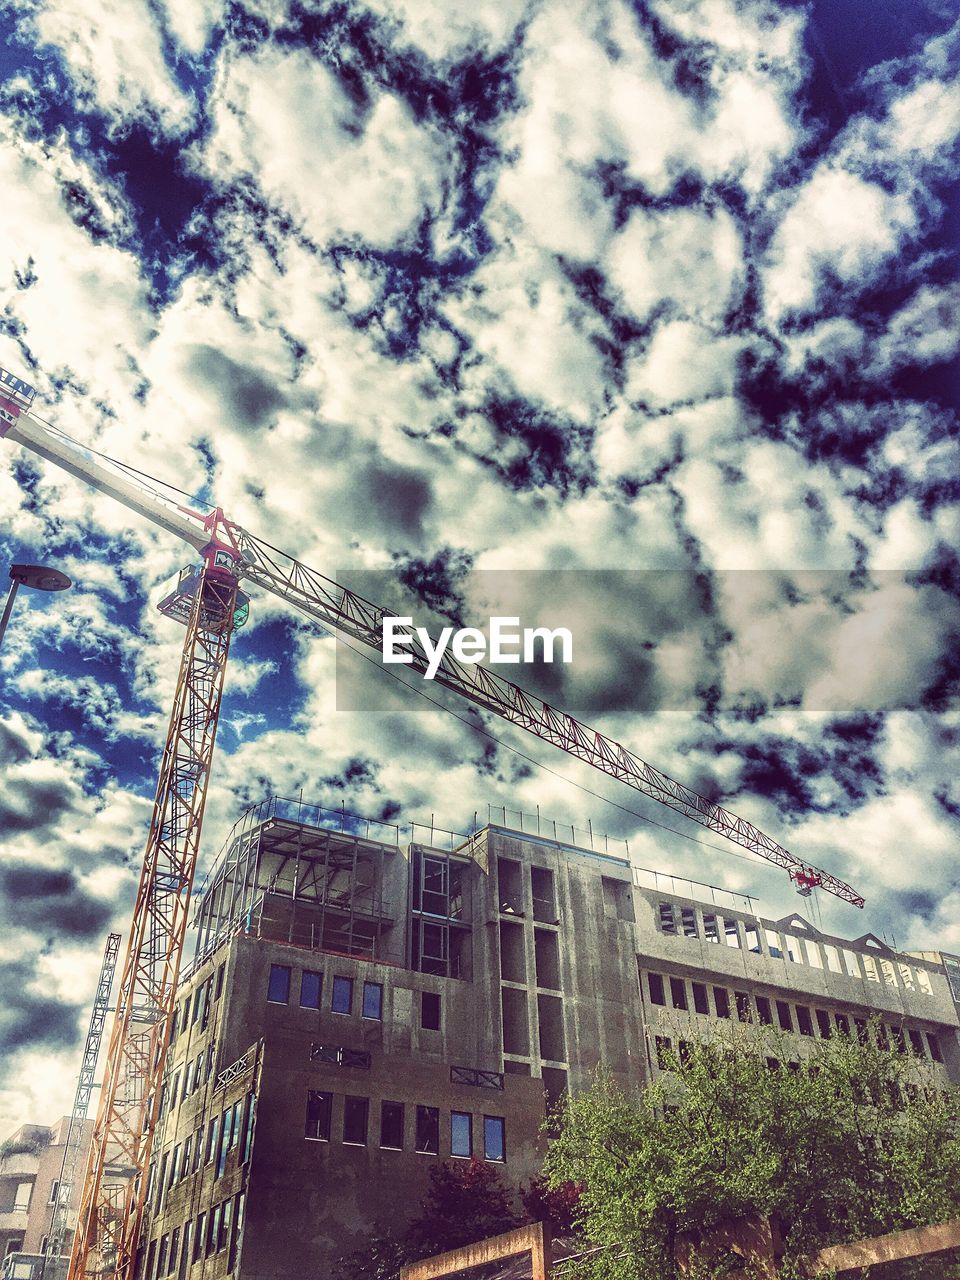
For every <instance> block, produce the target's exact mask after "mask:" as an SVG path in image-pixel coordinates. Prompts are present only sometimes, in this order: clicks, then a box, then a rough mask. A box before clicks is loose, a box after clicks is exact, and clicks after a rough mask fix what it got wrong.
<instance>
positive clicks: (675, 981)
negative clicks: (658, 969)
mask: <svg viewBox="0 0 960 1280" xmlns="http://www.w3.org/2000/svg"><path fill="white" fill-rule="evenodd" d="M670 999H671V1001H672V1003H673V1007H674V1008H675V1009H686V1007H687V988H686V986H685V985H684V981H683V979H682V978H671V979H670Z"/></svg>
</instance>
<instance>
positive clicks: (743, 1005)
mask: <svg viewBox="0 0 960 1280" xmlns="http://www.w3.org/2000/svg"><path fill="white" fill-rule="evenodd" d="M733 998H734V1000H735V1001H736V1004H737V1017H738V1018H739V1019H740V1021H741V1022H752V1021H753V1009H751V1007H750V997H749V995H748V994H747V992H746V991H735V992H734V993H733Z"/></svg>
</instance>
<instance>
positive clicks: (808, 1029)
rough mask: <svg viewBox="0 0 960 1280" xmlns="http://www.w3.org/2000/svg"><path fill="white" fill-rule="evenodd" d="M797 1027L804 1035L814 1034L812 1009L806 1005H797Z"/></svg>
mask: <svg viewBox="0 0 960 1280" xmlns="http://www.w3.org/2000/svg"><path fill="white" fill-rule="evenodd" d="M797 1027H798V1028H799V1030H800V1034H801V1035H802V1036H812V1035H813V1019H812V1018H811V1017H810V1010H809V1009H807V1008H806V1007H805V1006H804V1005H802V1004H798V1005H797Z"/></svg>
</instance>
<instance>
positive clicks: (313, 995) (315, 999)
mask: <svg viewBox="0 0 960 1280" xmlns="http://www.w3.org/2000/svg"><path fill="white" fill-rule="evenodd" d="M322 990H323V974H322V973H314V972H313V970H312V969H304V971H303V973H301V975H300V1008H301V1009H319V1008H320V993H321V991H322Z"/></svg>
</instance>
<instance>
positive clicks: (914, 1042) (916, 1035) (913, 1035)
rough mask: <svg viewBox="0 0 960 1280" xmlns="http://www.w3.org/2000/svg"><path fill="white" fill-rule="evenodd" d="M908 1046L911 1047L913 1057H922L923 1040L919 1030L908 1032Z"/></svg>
mask: <svg viewBox="0 0 960 1280" xmlns="http://www.w3.org/2000/svg"><path fill="white" fill-rule="evenodd" d="M910 1047H911V1048H912V1049H913V1053H914V1057H917V1058H922V1057H923V1056H924V1055H923V1040H922V1039H921V1037H920V1032H919V1031H911V1032H910Z"/></svg>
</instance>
